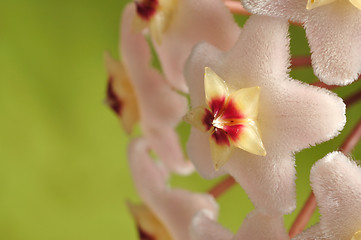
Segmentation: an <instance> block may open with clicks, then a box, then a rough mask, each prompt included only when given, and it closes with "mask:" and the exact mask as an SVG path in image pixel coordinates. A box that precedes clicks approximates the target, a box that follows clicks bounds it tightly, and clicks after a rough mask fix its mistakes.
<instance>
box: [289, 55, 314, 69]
mask: <svg viewBox="0 0 361 240" xmlns="http://www.w3.org/2000/svg"><path fill="white" fill-rule="evenodd" d="M310 66H311V57H310V56H298V57H293V58H292V59H291V68H295V67H310Z"/></svg>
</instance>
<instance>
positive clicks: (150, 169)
mask: <svg viewBox="0 0 361 240" xmlns="http://www.w3.org/2000/svg"><path fill="white" fill-rule="evenodd" d="M148 147H149V146H148V143H147V141H146V140H145V139H135V140H134V141H133V142H132V143H131V144H130V147H129V164H130V169H131V173H132V176H133V179H134V184H135V187H136V189H137V191H138V193H139V195H140V196H141V198H142V199H143V201H144V204H143V205H138V206H136V205H132V204H131V205H130V209H131V212H132V213H133V215H134V217H135V219H136V220H137V224H138V228H139V230H140V232H141V233H142V234H143V235H145V236H148V238H147V239H157V240H158V239H159V240H160V239H164V240H186V239H190V234H189V228H190V224H191V221H192V217H193V216H194V215H195V214H196V213H197V212H198V211H201V210H202V211H206V212H207V213H208V214H209V215H210V216H211V218H212V219H215V218H217V214H218V205H217V203H216V202H215V200H214V198H213V197H212V196H210V195H208V194H197V193H192V192H189V191H186V190H183V189H171V188H169V187H168V186H167V179H168V175H169V172H168V171H167V170H166V169H165V168H164V167H163V166H162V165H161V164H160V163H156V162H154V161H153V159H151V158H150V156H149V149H148Z"/></svg>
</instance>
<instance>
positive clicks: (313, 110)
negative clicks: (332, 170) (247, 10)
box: [185, 16, 345, 214]
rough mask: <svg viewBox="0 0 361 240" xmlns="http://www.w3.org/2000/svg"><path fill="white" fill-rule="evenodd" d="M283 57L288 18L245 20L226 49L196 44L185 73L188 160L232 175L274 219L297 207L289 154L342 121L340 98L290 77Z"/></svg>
mask: <svg viewBox="0 0 361 240" xmlns="http://www.w3.org/2000/svg"><path fill="white" fill-rule="evenodd" d="M289 59H290V55H289V39H288V23H287V21H285V20H282V19H277V18H272V17H263V16H251V17H250V19H249V20H248V21H247V23H246V24H245V27H244V29H243V30H242V33H241V34H240V37H239V39H238V41H237V42H236V44H235V46H234V47H233V48H232V49H230V50H229V51H228V52H222V51H220V50H218V49H217V48H215V47H213V46H211V45H209V44H206V43H202V44H199V45H197V46H196V47H195V48H194V50H193V53H192V55H191V57H190V58H189V60H188V62H187V65H186V70H185V77H186V79H187V83H188V84H189V88H190V97H191V104H192V109H191V110H190V112H189V113H188V114H187V116H186V120H187V119H192V120H191V121H189V122H191V123H192V125H193V126H195V127H194V128H192V130H191V135H190V139H189V142H188V146H187V147H188V155H189V157H190V159H191V160H192V162H193V163H194V165H195V167H196V168H197V170H198V172H199V173H200V174H201V175H202V176H203V177H205V178H213V177H216V176H219V175H221V174H224V173H229V174H231V175H232V176H233V177H234V178H235V179H236V181H237V182H238V183H239V184H240V185H241V186H242V187H243V188H244V189H245V191H246V192H247V194H248V196H249V197H250V199H251V200H252V202H253V203H254V204H255V206H256V208H257V209H259V210H260V211H268V213H270V212H273V213H275V214H278V213H280V212H282V213H289V212H291V211H292V210H293V209H294V207H295V199H294V197H295V189H294V184H295V183H294V179H295V168H294V164H295V162H294V153H295V152H297V151H300V150H302V149H303V148H307V147H309V146H311V145H315V144H317V143H320V142H323V141H327V140H329V139H330V138H332V137H334V136H335V135H337V134H338V133H339V131H340V130H341V129H342V128H343V126H344V124H345V105H344V103H343V102H342V100H341V99H340V98H339V97H337V96H336V95H335V94H334V93H332V92H330V91H328V90H325V89H321V88H318V87H315V86H310V85H307V84H304V83H301V82H299V81H295V80H293V79H291V78H290V77H289V76H288V71H289V69H288V67H289V64H290V63H289ZM206 67H208V68H209V69H212V71H213V72H214V73H213V72H209V70H206V73H205V68H206ZM204 75H206V77H205V78H204ZM209 79H210V80H209ZM215 79H217V80H215ZM218 99H224V101H223V100H222V101H219V100H218ZM219 102H221V104H215V107H214V106H213V104H214V103H219ZM199 109H201V110H199ZM202 109H203V111H202ZM218 109H221V110H220V111H219V110H218ZM232 121H233V122H232ZM202 128H203V129H202ZM200 129H201V130H200ZM229 148H231V149H229ZM214 163H216V164H217V163H218V164H219V165H218V167H220V166H222V164H223V166H222V167H220V168H219V170H216V169H217V165H216V167H215V164H214Z"/></svg>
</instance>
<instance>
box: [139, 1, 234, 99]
mask: <svg viewBox="0 0 361 240" xmlns="http://www.w3.org/2000/svg"><path fill="white" fill-rule="evenodd" d="M136 5H137V8H136V10H137V17H136V19H143V20H142V22H148V23H149V29H150V34H151V36H152V39H153V40H154V41H153V44H154V47H155V49H156V52H157V54H158V56H159V59H160V62H161V65H162V69H163V72H164V74H165V76H166V79H167V80H168V81H169V82H170V84H171V85H172V86H173V87H175V88H176V89H178V90H181V91H184V92H187V91H188V87H187V86H186V83H185V80H184V77H183V68H184V63H185V62H186V59H187V57H188V56H189V54H190V52H191V50H192V48H193V46H194V45H195V44H197V43H199V42H203V41H205V42H209V43H211V44H213V45H215V46H216V47H218V48H220V49H222V50H227V49H229V48H230V47H231V46H232V45H233V44H234V40H235V39H236V36H237V35H238V33H239V28H238V26H237V24H236V23H235V22H234V20H233V16H232V15H231V13H230V12H229V10H228V9H227V8H226V7H225V6H224V3H223V1H222V0H138V1H136ZM136 22H139V21H136ZM215 32H216V33H217V34H215Z"/></svg>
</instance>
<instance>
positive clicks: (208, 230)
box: [191, 211, 289, 240]
mask: <svg viewBox="0 0 361 240" xmlns="http://www.w3.org/2000/svg"><path fill="white" fill-rule="evenodd" d="M191 232H192V237H193V238H192V239H193V240H219V239H222V240H250V239H252V240H275V239H277V240H286V239H289V237H288V235H287V232H286V230H285V228H284V225H283V217H282V216H268V215H264V214H262V213H261V212H259V211H253V212H252V213H250V214H249V215H248V216H247V218H246V219H245V220H244V221H243V223H242V226H241V228H240V229H239V230H238V232H237V234H235V235H233V234H232V233H231V232H229V230H227V229H225V228H223V227H222V226H221V225H220V224H218V223H216V222H215V221H214V220H211V219H210V218H209V217H207V215H206V214H204V213H202V212H200V213H198V214H197V215H196V216H195V217H194V219H193V222H192V228H191Z"/></svg>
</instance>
